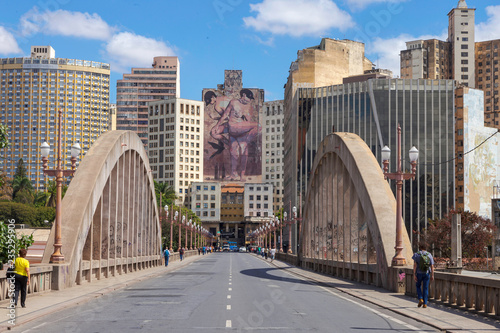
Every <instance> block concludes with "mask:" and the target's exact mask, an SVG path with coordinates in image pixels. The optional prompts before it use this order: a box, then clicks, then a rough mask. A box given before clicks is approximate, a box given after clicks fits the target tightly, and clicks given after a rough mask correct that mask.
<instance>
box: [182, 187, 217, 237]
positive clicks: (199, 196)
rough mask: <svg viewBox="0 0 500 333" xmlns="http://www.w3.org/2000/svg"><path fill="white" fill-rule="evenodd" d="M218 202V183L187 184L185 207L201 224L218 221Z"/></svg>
mask: <svg viewBox="0 0 500 333" xmlns="http://www.w3.org/2000/svg"><path fill="white" fill-rule="evenodd" d="M220 202H221V187H220V183H218V182H192V183H191V184H189V198H188V200H187V203H188V205H187V206H188V207H189V208H190V209H191V210H192V211H193V212H194V213H195V214H196V216H198V217H199V218H200V219H201V221H202V223H207V222H208V223H210V222H217V223H218V222H219V221H220ZM204 226H205V224H204ZM207 230H208V228H207ZM214 235H215V233H214Z"/></svg>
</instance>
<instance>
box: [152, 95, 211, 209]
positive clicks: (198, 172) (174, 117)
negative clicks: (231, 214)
mask: <svg viewBox="0 0 500 333" xmlns="http://www.w3.org/2000/svg"><path fill="white" fill-rule="evenodd" d="M148 107H149V111H148V113H149V117H148V119H149V137H148V140H149V144H148V145H149V152H148V154H149V165H150V166H151V171H152V172H153V178H154V179H155V180H156V181H157V182H160V183H167V184H168V185H169V186H171V187H172V188H174V189H175V192H176V193H177V196H178V199H177V201H176V203H177V204H179V205H182V204H184V200H185V197H186V196H187V194H188V189H189V184H190V183H192V182H201V181H202V180H203V132H204V124H203V114H204V107H203V102H200V101H192V100H187V99H181V98H175V99H168V100H162V101H155V102H150V103H149V104H148Z"/></svg>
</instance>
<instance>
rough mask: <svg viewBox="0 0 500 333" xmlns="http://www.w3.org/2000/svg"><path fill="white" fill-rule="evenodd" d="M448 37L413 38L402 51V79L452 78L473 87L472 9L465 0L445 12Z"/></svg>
mask: <svg viewBox="0 0 500 333" xmlns="http://www.w3.org/2000/svg"><path fill="white" fill-rule="evenodd" d="M448 21H449V22H448V40H447V41H446V42H444V41H440V40H437V39H428V40H415V41H410V42H407V43H406V50H403V51H401V54H400V64H401V66H400V67H401V78H403V79H444V80H448V79H454V80H456V81H457V82H458V83H460V84H462V85H464V86H468V87H474V86H475V77H474V73H475V62H474V57H475V55H474V53H475V51H474V49H475V44H474V22H475V9H473V8H468V7H467V4H466V3H465V1H464V0H460V1H459V2H458V5H457V8H454V9H452V10H451V11H450V12H449V13H448Z"/></svg>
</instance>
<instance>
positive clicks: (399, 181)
mask: <svg viewBox="0 0 500 333" xmlns="http://www.w3.org/2000/svg"><path fill="white" fill-rule="evenodd" d="M397 154H398V155H397V160H396V167H397V170H396V172H393V173H390V172H389V159H390V158H391V150H390V149H389V147H387V146H385V147H384V148H382V161H383V165H384V178H385V179H393V180H395V181H396V246H395V247H394V248H395V249H396V254H395V255H394V257H393V258H392V266H404V265H406V259H405V257H404V255H403V228H404V226H403V216H402V214H403V213H402V210H403V209H402V206H403V203H402V197H403V195H402V194H403V180H407V179H412V180H413V179H415V175H416V171H417V159H418V149H417V148H415V146H413V147H412V148H411V149H410V151H409V155H410V164H411V172H403V171H402V170H401V126H400V125H399V124H398V146H397Z"/></svg>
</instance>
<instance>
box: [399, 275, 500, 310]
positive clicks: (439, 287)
mask: <svg viewBox="0 0 500 333" xmlns="http://www.w3.org/2000/svg"><path fill="white" fill-rule="evenodd" d="M404 272H405V282H406V291H405V294H406V295H411V296H415V297H416V296H417V289H416V285H415V281H414V280H413V270H412V269H405V270H404ZM429 299H430V300H432V301H434V302H437V303H441V304H443V305H447V306H451V307H454V308H459V309H464V310H468V311H474V312H477V313H478V314H483V315H487V316H493V317H495V318H496V319H499V318H500V281H499V280H498V279H490V278H484V277H475V276H466V275H461V274H453V273H444V272H439V271H436V272H435V274H434V281H432V282H431V283H430V287H429Z"/></svg>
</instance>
